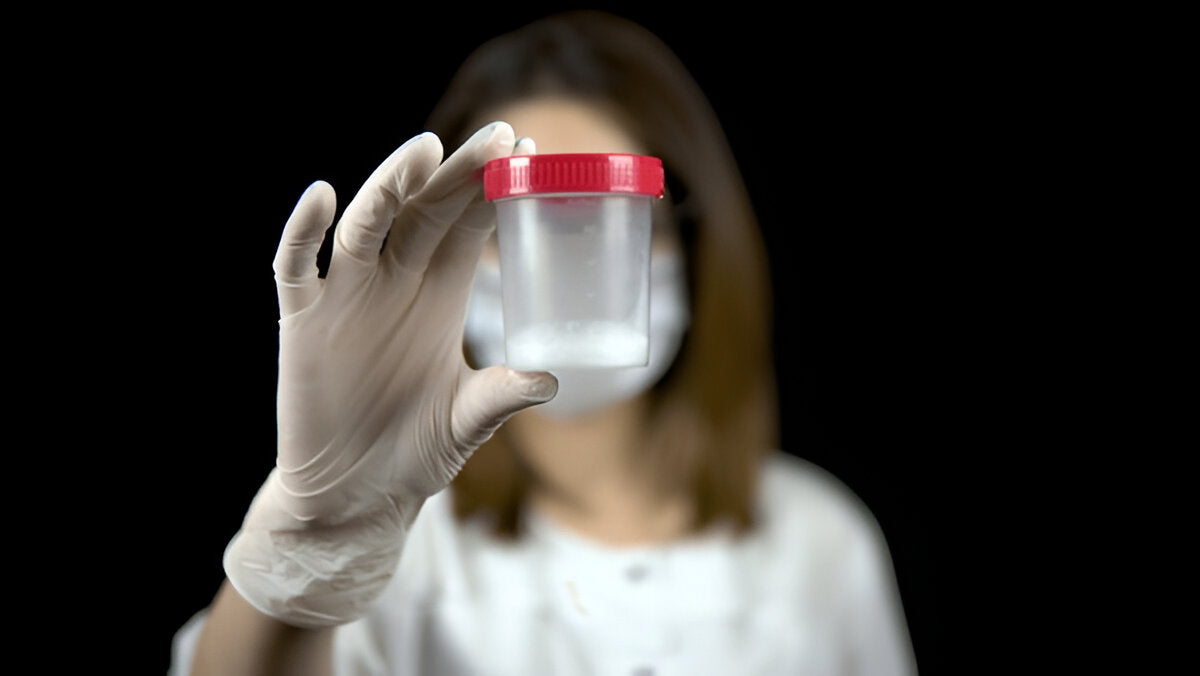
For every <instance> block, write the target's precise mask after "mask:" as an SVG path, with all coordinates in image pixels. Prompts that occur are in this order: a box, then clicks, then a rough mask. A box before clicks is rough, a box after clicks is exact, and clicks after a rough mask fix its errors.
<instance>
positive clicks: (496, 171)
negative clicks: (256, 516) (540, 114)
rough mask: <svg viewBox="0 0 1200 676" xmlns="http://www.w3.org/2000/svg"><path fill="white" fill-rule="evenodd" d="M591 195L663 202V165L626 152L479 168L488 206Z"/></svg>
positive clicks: (511, 160)
mask: <svg viewBox="0 0 1200 676" xmlns="http://www.w3.org/2000/svg"><path fill="white" fill-rule="evenodd" d="M596 192H600V193H603V192H614V193H625V194H635V195H649V196H651V197H662V196H663V168H662V160H660V159H658V158H657V157H649V156H646V155H630V154H626V153H561V154H549V155H513V156H511V157H501V158H499V159H495V160H492V161H490V162H488V163H487V164H485V165H484V166H483V194H484V197H486V198H487V199H488V200H489V201H490V200H497V199H502V198H505V197H520V196H523V195H546V194H553V193H560V194H561V193H596Z"/></svg>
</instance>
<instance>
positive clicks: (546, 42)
mask: <svg viewBox="0 0 1200 676" xmlns="http://www.w3.org/2000/svg"><path fill="white" fill-rule="evenodd" d="M550 93H553V94H562V95H568V96H574V97H578V98H582V99H585V100H591V101H596V102H598V103H603V104H605V105H609V106H612V107H615V108H616V109H618V110H620V111H623V117H624V121H625V122H626V124H627V125H628V126H629V128H630V129H631V131H632V132H633V133H634V134H635V135H636V136H637V137H639V138H640V139H641V140H642V141H643V142H644V143H645V146H646V149H647V152H648V153H649V154H652V155H655V156H657V157H659V158H661V159H662V161H663V166H664V170H665V173H666V177H667V193H668V195H667V199H668V200H669V201H670V204H671V205H672V210H673V215H674V218H675V220H676V222H677V224H678V226H679V228H680V233H681V235H682V239H683V243H684V247H685V253H686V255H687V260H688V275H689V284H690V291H691V298H692V308H691V310H692V319H691V325H690V328H689V331H688V334H687V336H686V338H685V340H684V344H683V347H682V348H681V350H680V353H679V355H678V357H677V359H676V361H675V363H674V364H673V366H672V367H671V369H670V370H669V371H668V373H667V374H666V375H665V376H664V377H663V378H662V379H661V380H660V381H659V382H658V384H657V385H656V386H655V388H654V389H653V391H652V393H651V399H650V403H651V407H652V408H651V410H652V412H653V413H654V414H655V415H654V416H653V417H651V418H650V422H649V423H648V424H649V429H648V430H647V433H648V434H649V435H650V439H651V440H652V443H654V444H655V446H656V447H655V453H656V457H660V458H662V459H663V462H661V463H660V464H659V471H660V472H662V473H664V479H669V480H674V481H684V482H686V484H687V485H688V489H689V490H690V492H691V494H692V495H693V496H694V498H695V501H696V516H697V522H696V524H695V526H696V527H697V528H703V527H705V526H707V525H709V524H711V523H713V522H715V521H717V520H721V519H728V520H729V521H730V522H731V523H732V524H733V526H734V527H735V528H736V529H737V530H739V531H741V530H744V529H746V528H747V527H749V526H751V525H752V523H753V518H754V513H753V510H754V497H755V488H756V484H757V481H756V479H757V476H758V471H759V461H760V460H761V458H762V456H763V454H764V453H765V452H766V451H767V450H769V449H772V448H774V447H776V446H777V444H778V411H777V406H778V404H777V397H776V390H775V380H774V370H773V364H774V362H773V356H772V353H771V348H772V342H771V325H770V322H771V316H770V308H771V307H772V305H771V296H770V275H769V271H768V269H767V256H766V252H765V248H764V244H763V241H762V238H761V233H760V231H759V229H758V224H757V221H756V220H755V217H754V212H753V209H752V208H751V205H750V200H749V196H748V194H747V191H746V188H745V185H744V183H743V181H742V178H741V175H740V173H739V172H738V169H737V166H736V164H735V161H734V157H733V153H732V150H731V149H730V147H729V144H728V142H727V140H726V137H725V134H724V132H723V130H722V129H721V126H720V123H719V121H718V119H717V116H716V114H715V112H714V111H713V110H712V107H711V105H710V103H709V102H708V99H707V98H706V97H705V96H704V94H703V92H702V91H701V89H700V87H699V85H698V84H697V83H696V82H695V80H694V79H693V78H692V76H691V74H690V73H689V72H688V71H687V70H686V68H685V67H684V66H683V64H682V63H681V62H680V61H679V59H678V58H677V56H676V55H675V54H674V53H673V52H672V51H671V50H670V48H669V47H667V46H666V45H665V44H664V43H663V42H662V41H661V40H660V39H659V38H658V37H657V36H655V35H653V34H652V33H650V32H649V31H647V30H646V29H644V28H643V27H641V26H640V25H638V24H635V23H633V22H630V21H628V20H625V19H622V18H619V17H615V16H612V15H609V14H604V13H598V12H591V11H582V12H568V13H563V14H557V15H553V16H550V17H547V18H544V19H541V20H539V21H535V22H533V23H531V24H528V25H526V26H524V27H523V28H520V29H517V30H515V31H512V32H510V33H506V34H504V35H501V36H499V37H496V38H493V39H492V40H490V41H488V42H486V43H484V44H483V45H482V46H481V47H480V48H479V49H477V50H476V51H475V52H473V53H472V54H471V55H470V56H469V57H468V58H467V60H466V61H465V63H464V64H463V65H462V67H461V68H460V69H459V71H458V72H457V73H456V75H455V76H454V78H453V79H452V80H451V82H450V85H449V87H448V89H447V91H446V93H445V94H444V96H443V98H442V100H441V101H440V102H439V104H438V105H437V106H436V107H435V109H434V111H433V113H432V115H431V116H430V119H429V125H428V126H429V129H430V130H431V131H433V132H435V133H437V134H438V135H439V136H440V137H441V138H442V139H444V140H445V141H446V142H447V145H448V146H449V145H450V143H451V142H453V143H456V144H457V143H461V142H462V141H463V140H464V139H465V138H466V137H467V136H468V135H469V134H470V133H471V132H473V131H474V126H475V125H476V124H478V123H479V122H480V120H479V115H480V114H482V113H483V112H484V111H486V110H490V109H495V108H497V107H498V106H500V105H503V104H505V103H507V102H511V101H514V100H518V99H524V98H528V97H532V96H537V95H541V94H550ZM535 141H536V139H535ZM512 444H513V441H512V439H511V438H510V437H509V435H506V434H505V430H504V428H503V427H501V429H500V430H499V431H498V432H497V433H496V434H495V435H494V436H493V437H492V439H490V440H489V441H488V442H487V443H485V444H484V445H483V447H481V448H480V449H479V450H478V451H477V452H476V453H475V455H474V456H472V458H471V460H469V461H468V462H467V464H466V466H465V467H464V468H463V471H462V472H461V473H460V474H459V476H458V478H457V479H456V480H455V482H454V496H455V505H456V512H457V514H458V515H459V516H460V517H468V516H473V515H487V516H489V517H490V518H491V519H493V520H494V523H495V528H496V531H497V533H498V534H501V535H516V534H517V533H518V528H519V524H520V509H521V504H522V500H523V497H524V495H525V491H526V490H527V487H528V479H529V476H528V473H527V471H526V469H525V468H524V467H523V465H522V463H521V462H520V460H519V455H518V454H517V453H515V452H514V449H513V447H512ZM667 475H669V476H667Z"/></svg>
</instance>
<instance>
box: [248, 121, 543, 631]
mask: <svg viewBox="0 0 1200 676" xmlns="http://www.w3.org/2000/svg"><path fill="white" fill-rule="evenodd" d="M532 151H533V148H532V144H527V142H524V143H522V145H521V146H519V147H515V141H514V138H513V130H512V128H511V127H510V126H509V125H508V124H506V123H503V122H496V123H492V124H491V125H488V126H487V127H485V128H483V129H481V130H479V131H478V132H476V133H475V134H474V136H472V137H471V138H470V139H469V140H468V141H467V142H466V143H465V144H463V146H462V147H461V148H460V149H459V150H458V151H456V152H455V153H454V154H452V155H451V156H450V157H449V158H447V159H446V161H445V162H444V163H443V162H442V153H443V150H442V145H441V142H440V140H439V139H438V138H437V137H436V136H434V135H433V134H422V135H420V136H417V137H415V138H413V139H412V140H410V141H408V142H407V143H405V144H404V145H403V146H401V147H400V148H399V149H398V150H396V152H395V153H393V154H392V155H391V156H390V157H389V158H388V159H387V160H385V161H384V162H383V164H382V165H380V167H379V168H378V169H376V170H375V172H374V173H373V174H372V175H371V176H370V178H368V179H367V181H366V183H365V184H364V185H363V187H362V189H361V190H360V191H359V192H358V194H357V195H356V196H355V197H354V200H353V201H351V203H350V204H349V205H348V206H347V207H346V210H345V212H344V214H343V216H342V218H341V220H340V221H339V222H338V224H337V227H336V229H335V230H334V246H333V254H332V258H331V260H330V265H329V270H328V273H327V275H326V277H325V279H320V278H318V275H317V266H316V260H317V252H318V250H319V248H320V246H321V242H322V240H323V237H324V234H325V232H326V231H327V229H328V228H329V226H330V224H331V223H332V221H333V215H334V211H335V202H334V194H333V189H332V188H331V187H330V186H329V185H328V184H326V183H323V182H317V183H314V184H313V185H312V186H310V187H309V189H308V190H306V191H305V193H304V195H303V196H301V198H300V200H299V202H298V203H297V205H296V208H295V210H294V211H293V213H292V216H291V217H290V218H289V220H288V222H287V224H286V225H285V226H284V231H283V236H282V241H281V242H280V246H279V251H278V254H277V255H276V258H275V277H276V282H277V287H278V292H279V304H280V316H281V319H280V358H279V393H278V424H279V448H278V455H277V461H276V467H275V469H274V470H273V471H272V472H271V474H270V476H269V477H268V478H267V481H266V482H265V483H264V484H263V486H262V488H261V489H260V491H259V493H258V495H257V496H256V497H255V499H254V501H253V503H252V504H251V506H250V509H249V511H248V513H247V515H246V518H245V521H244V522H243V525H242V528H241V530H239V532H238V533H237V534H236V535H235V536H234V538H233V540H232V541H231V542H230V544H229V547H228V548H227V549H226V552H225V571H226V575H227V576H228V578H229V580H230V582H231V583H232V584H233V586H234V587H235V588H236V589H237V590H238V592H239V593H240V594H241V595H242V596H243V597H245V598H246V600H247V601H249V602H250V603H251V604H252V605H253V606H255V607H256V608H257V609H258V610H260V611H262V612H263V613H266V614H267V615H270V616H272V617H274V618H276V619H279V620H281V621H284V622H287V623H289V624H293V625H296V626H303V627H320V626H330V625H335V624H341V623H345V622H349V621H351V620H353V619H355V618H357V617H359V616H360V615H362V614H363V613H364V612H365V611H366V608H367V606H369V605H370V603H371V602H372V601H374V600H375V598H377V596H378V595H379V593H380V592H382V590H383V587H384V585H386V583H387V582H388V580H389V579H390V577H391V575H392V573H393V571H394V570H395V568H396V565H397V562H398V561H399V557H400V551H401V548H402V545H403V542H404V538H405V535H406V533H407V531H408V529H409V527H410V526H411V525H412V522H413V519H415V518H416V515H417V512H418V511H419V510H420V507H421V505H422V504H423V502H424V500H425V499H426V498H427V497H429V496H430V495H433V494H434V493H436V492H437V491H440V490H442V489H443V488H445V487H446V485H447V484H449V483H450V480H451V479H453V478H454V476H455V475H456V474H457V473H458V471H459V470H460V469H461V468H462V466H463V464H464V463H465V462H466V461H467V459H468V458H469V457H470V456H471V454H472V453H473V452H474V450H475V449H476V448H477V447H478V446H479V445H480V444H481V443H483V442H484V441H486V440H487V438H488V437H489V436H491V434H492V433H493V432H495V430H496V429H497V428H498V427H499V426H500V425H501V423H503V422H504V421H505V420H507V419H508V417H509V416H511V415H512V414H513V413H516V412H517V411H518V410H520V409H523V408H525V407H527V406H531V405H534V404H537V403H541V402H544V401H547V400H548V399H550V398H551V397H553V396H554V394H555V392H556V390H557V381H555V379H554V377H553V376H552V375H550V374H549V373H521V372H515V371H511V370H509V369H507V368H505V367H503V366H494V367H491V368H487V369H484V370H480V371H475V370H473V369H471V368H470V367H469V366H468V365H467V363H466V361H465V359H464V356H463V351H462V330H463V315H464V312H465V307H466V303H467V298H468V294H469V291H470V286H471V280H472V276H473V275H474V273H475V266H476V263H477V261H478V259H479V255H480V252H481V251H482V248H483V245H484V242H485V241H486V240H487V238H488V236H489V235H490V233H491V229H492V228H493V227H494V215H493V214H494V210H493V209H492V207H491V205H489V204H488V203H487V202H485V201H484V199H483V188H482V182H481V180H480V179H479V176H478V170H480V169H481V168H482V167H483V164H484V163H485V162H487V161H488V160H490V159H493V158H496V157H503V156H506V155H509V154H512V153H514V152H516V153H520V154H524V153H529V152H532ZM385 238H386V242H385Z"/></svg>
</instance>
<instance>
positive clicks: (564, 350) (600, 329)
mask: <svg viewBox="0 0 1200 676" xmlns="http://www.w3.org/2000/svg"><path fill="white" fill-rule="evenodd" d="M505 351H506V356H507V359H506V361H507V363H508V366H509V368H514V369H518V370H526V371H528V370H545V369H551V368H619V367H626V366H645V365H646V360H647V359H649V355H650V339H649V337H648V336H647V334H646V332H644V331H640V332H639V331H635V330H633V329H631V328H630V327H629V326H628V325H625V324H620V323H617V322H609V321H566V322H547V323H543V324H536V325H534V326H531V327H528V328H525V329H521V330H519V331H517V332H516V335H513V336H509V337H508V338H507V340H506V347H505Z"/></svg>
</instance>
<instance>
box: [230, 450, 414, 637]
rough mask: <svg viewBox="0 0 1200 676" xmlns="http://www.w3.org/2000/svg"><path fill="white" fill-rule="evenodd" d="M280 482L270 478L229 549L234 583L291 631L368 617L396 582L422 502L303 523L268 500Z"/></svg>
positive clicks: (272, 476) (273, 475)
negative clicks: (341, 519)
mask: <svg viewBox="0 0 1200 676" xmlns="http://www.w3.org/2000/svg"><path fill="white" fill-rule="evenodd" d="M275 481H276V476H275V474H272V475H271V477H270V478H268V480H267V483H266V484H264V487H263V490H261V491H260V492H259V495H258V496H257V497H256V498H255V501H254V504H252V505H251V508H250V511H249V512H248V513H247V516H246V519H245V521H244V522H243V524H242V528H241V529H240V530H239V531H238V532H237V533H236V534H235V535H234V537H233V539H232V540H231V541H230V543H229V545H228V546H227V547H226V548H225V555H224V559H223V563H224V568H225V575H226V577H227V578H228V579H229V582H230V584H232V585H233V587H234V589H236V590H237V592H238V593H239V594H241V596H242V597H243V598H244V599H246V601H247V602H248V603H249V604H250V605H251V606H253V607H254V608H255V609H257V610H258V611H259V612H261V613H263V614H265V615H267V616H269V617H272V618H275V619H276V620H279V621H280V622H284V623H286V624H289V625H292V626H297V627H303V628H310V629H316V628H322V627H331V626H336V625H340V624H346V623H348V622H352V621H354V620H356V619H358V618H360V617H362V616H363V615H365V614H366V613H367V610H368V609H369V607H370V605H371V604H372V603H373V602H374V601H375V600H376V599H377V598H379V595H380V594H382V593H383V590H384V587H386V586H387V584H388V582H389V581H390V580H391V579H392V576H393V574H394V573H395V571H396V567H397V565H398V564H399V562H400V554H401V551H402V550H403V545H404V540H405V537H406V536H407V534H408V528H409V526H410V525H411V523H412V518H415V515H416V512H417V511H418V509H419V505H417V506H415V508H414V509H404V508H403V506H402V505H397V504H396V503H392V504H390V505H388V506H387V508H386V509H384V510H382V511H380V512H375V513H371V514H365V515H360V516H357V517H355V518H354V519H353V520H350V521H346V522H341V523H338V524H336V525H323V524H317V523H313V522H304V521H301V520H299V519H295V518H294V517H291V516H290V515H288V514H286V512H284V511H283V510H282V509H281V508H280V506H279V505H278V504H277V501H273V500H271V499H270V498H271V495H272V494H273V493H274V491H273V490H272V488H273V486H272V485H273V483H274V482H275ZM409 514H411V515H412V518H408V515H409Z"/></svg>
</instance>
